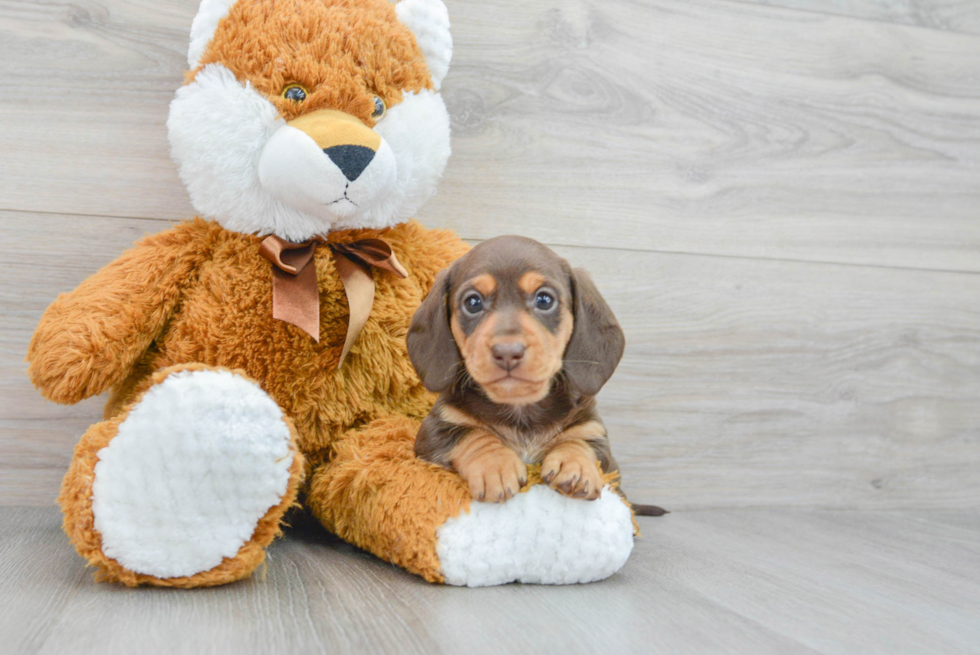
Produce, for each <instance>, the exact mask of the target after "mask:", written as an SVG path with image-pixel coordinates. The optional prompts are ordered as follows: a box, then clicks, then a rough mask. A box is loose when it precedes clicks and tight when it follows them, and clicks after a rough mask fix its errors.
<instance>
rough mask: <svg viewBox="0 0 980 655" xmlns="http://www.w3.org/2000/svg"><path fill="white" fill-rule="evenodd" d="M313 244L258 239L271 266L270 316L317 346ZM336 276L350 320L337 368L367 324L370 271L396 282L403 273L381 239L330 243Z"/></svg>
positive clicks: (371, 284) (370, 301) (317, 303)
mask: <svg viewBox="0 0 980 655" xmlns="http://www.w3.org/2000/svg"><path fill="white" fill-rule="evenodd" d="M316 245H317V244H316V242H315V241H306V242H304V243H292V242H291V241H286V240H285V239H280V238H279V237H277V236H275V235H273V236H269V237H266V238H265V239H263V240H262V244H261V245H260V247H259V254H261V255H262V256H263V257H264V258H265V259H267V260H268V261H269V262H270V263H271V264H272V272H273V278H272V317H273V318H275V319H278V320H281V321H285V322H287V323H290V324H291V325H295V326H296V327H298V328H300V329H301V330H303V331H304V332H306V333H307V334H309V335H310V336H311V337H313V340H314V341H316V342H317V343H319V341H320V293H319V289H318V285H317V279H316V266H315V265H314V266H310V265H309V264H310V262H312V261H313V255H314V252H315V250H316ZM330 250H331V251H332V252H333V255H334V265H335V267H336V269H337V275H338V276H339V277H340V280H341V282H342V283H343V285H344V294H345V295H346V296H347V306H348V309H349V311H350V318H349V319H348V321H347V335H346V337H345V338H344V347H343V349H342V350H341V351H340V359H339V361H338V363H337V368H340V366H341V364H343V363H344V359H346V357H347V353H348V352H350V348H351V346H352V345H353V344H354V342H355V341H356V340H357V337H358V335H360V333H361V330H363V329H364V326H365V325H366V324H367V321H368V318H369V317H370V315H371V307H372V306H373V305H374V276H373V275H372V274H371V267H375V268H381V269H384V270H386V271H388V272H390V273H393V274H394V275H397V276H398V277H400V278H406V277H408V271H406V270H405V267H404V266H402V264H401V262H399V261H398V258H397V257H396V256H395V253H394V251H393V250H392V249H391V246H390V245H389V244H388V243H387V242H386V241H383V240H382V239H361V240H359V241H353V242H351V243H331V244H330Z"/></svg>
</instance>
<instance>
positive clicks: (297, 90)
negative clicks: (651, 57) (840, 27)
mask: <svg viewBox="0 0 980 655" xmlns="http://www.w3.org/2000/svg"><path fill="white" fill-rule="evenodd" d="M279 95H281V96H282V97H283V98H285V99H286V100H292V101H293V102H303V101H304V100H306V95H307V93H306V89H304V88H303V85H302V84H287V85H286V86H285V87H284V88H283V90H282V92H281V93H280V94H279Z"/></svg>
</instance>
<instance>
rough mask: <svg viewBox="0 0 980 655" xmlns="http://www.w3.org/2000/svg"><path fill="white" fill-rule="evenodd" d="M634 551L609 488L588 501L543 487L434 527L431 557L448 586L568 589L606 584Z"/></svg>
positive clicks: (629, 524)
mask: <svg viewBox="0 0 980 655" xmlns="http://www.w3.org/2000/svg"><path fill="white" fill-rule="evenodd" d="M632 550H633V521H632V519H631V516H630V510H629V508H627V507H626V505H625V504H624V503H623V500H622V499H621V498H620V497H619V496H618V495H617V494H616V493H615V492H614V491H612V490H610V489H609V487H606V488H605V489H603V490H602V495H601V496H600V497H599V498H598V499H597V500H594V501H586V500H576V499H572V498H567V497H565V496H562V495H561V494H559V493H558V492H556V491H553V490H551V489H549V488H547V487H545V486H543V485H537V486H534V487H531V488H530V489H528V490H527V492H525V493H521V494H517V495H516V496H514V497H513V498H511V499H510V500H508V501H507V502H505V503H502V504H500V505H497V504H493V503H479V502H476V501H474V502H472V503H471V504H470V511H469V513H466V512H464V513H462V514H460V515H459V516H457V517H455V518H451V519H449V520H448V521H446V522H445V523H444V524H443V525H442V527H440V528H439V535H438V543H437V544H436V553H437V554H438V555H439V563H440V565H441V566H442V574H443V576H445V578H446V582H447V583H448V584H451V585H460V586H462V585H465V586H468V587H486V586H489V585H498V584H507V583H508V582H524V583H536V584H575V583H578V582H593V581H595V580H602V579H604V578H608V577H609V576H610V575H612V574H613V573H615V572H616V571H618V570H619V569H620V568H622V566H623V564H625V563H626V560H627V558H629V555H630V552H631V551H632Z"/></svg>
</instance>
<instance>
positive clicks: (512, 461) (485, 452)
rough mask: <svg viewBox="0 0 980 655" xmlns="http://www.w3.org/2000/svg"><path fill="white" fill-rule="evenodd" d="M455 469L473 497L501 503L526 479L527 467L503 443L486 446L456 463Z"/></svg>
mask: <svg viewBox="0 0 980 655" xmlns="http://www.w3.org/2000/svg"><path fill="white" fill-rule="evenodd" d="M456 470H457V471H458V472H459V474H460V475H461V476H462V478H463V479H464V480H466V484H468V485H469V487H470V495H471V496H473V498H475V499H476V500H479V501H486V502H490V503H502V502H504V501H505V500H507V499H508V498H511V497H513V495H514V494H516V493H517V492H518V491H519V490H520V488H521V487H523V486H524V484H525V483H526V482H527V467H526V466H524V462H522V461H521V458H520V457H518V455H517V453H515V452H514V451H513V450H511V449H510V448H508V447H507V446H505V445H503V444H499V443H498V444H496V447H485V448H483V449H481V450H480V452H478V453H475V454H474V456H473V457H470V458H466V460H465V461H463V462H457V463H456Z"/></svg>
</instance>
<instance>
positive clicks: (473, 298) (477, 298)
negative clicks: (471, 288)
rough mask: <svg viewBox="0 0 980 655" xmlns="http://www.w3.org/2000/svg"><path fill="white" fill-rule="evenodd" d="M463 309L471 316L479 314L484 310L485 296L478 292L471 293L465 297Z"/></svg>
mask: <svg viewBox="0 0 980 655" xmlns="http://www.w3.org/2000/svg"><path fill="white" fill-rule="evenodd" d="M463 309H465V310H466V313H467V314H470V315H471V316H475V315H477V314H479V313H480V312H482V311H483V296H481V295H480V294H478V293H476V292H473V293H471V294H469V295H468V296H466V297H465V298H463Z"/></svg>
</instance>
